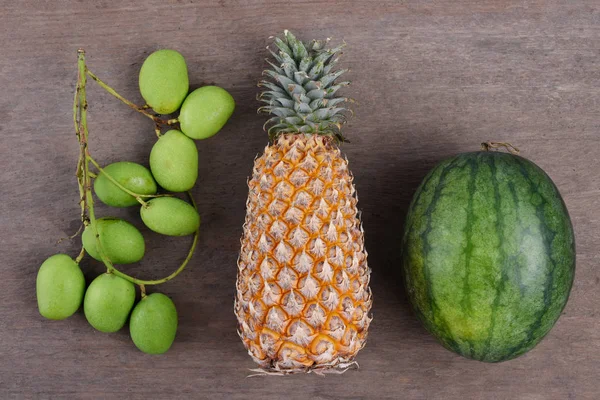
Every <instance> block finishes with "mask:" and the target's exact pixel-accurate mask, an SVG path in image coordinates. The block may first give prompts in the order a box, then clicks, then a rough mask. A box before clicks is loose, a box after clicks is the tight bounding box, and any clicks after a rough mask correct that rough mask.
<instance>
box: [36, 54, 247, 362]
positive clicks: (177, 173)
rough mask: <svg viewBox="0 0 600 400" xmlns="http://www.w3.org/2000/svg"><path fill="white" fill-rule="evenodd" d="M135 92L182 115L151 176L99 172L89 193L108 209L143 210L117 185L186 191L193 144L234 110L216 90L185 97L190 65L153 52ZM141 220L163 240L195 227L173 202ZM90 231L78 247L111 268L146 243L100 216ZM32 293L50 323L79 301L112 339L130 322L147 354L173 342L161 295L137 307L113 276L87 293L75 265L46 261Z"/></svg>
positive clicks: (159, 200)
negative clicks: (106, 262) (110, 265)
mask: <svg viewBox="0 0 600 400" xmlns="http://www.w3.org/2000/svg"><path fill="white" fill-rule="evenodd" d="M139 87H140V92H141V94H142V97H143V98H144V100H145V101H146V104H147V105H148V106H149V107H151V108H152V109H153V110H154V111H155V112H156V113H158V114H172V113H174V112H176V111H177V110H179V116H178V121H179V125H180V130H176V129H171V130H169V131H167V132H166V133H164V134H162V135H160V137H159V139H158V141H157V142H156V144H155V145H154V146H153V147H152V150H151V152H150V158H149V164H150V170H148V168H146V167H144V166H143V165H140V164H136V163H133V162H127V161H121V162H115V163H113V164H110V165H108V166H106V167H104V168H103V171H102V172H100V173H99V174H98V175H97V177H96V178H95V180H94V185H93V187H94V193H95V195H96V197H97V198H98V199H99V200H100V201H102V202H103V203H105V204H107V205H108V206H112V207H131V206H136V205H139V204H140V203H139V202H138V200H137V199H136V198H135V197H134V196H132V195H131V194H129V193H126V192H125V191H123V190H122V189H121V188H120V187H119V186H117V185H116V184H115V183H114V182H115V181H116V182H118V183H119V184H120V185H122V186H123V187H125V188H126V189H128V190H129V191H130V192H132V193H136V194H137V195H145V196H148V195H156V194H157V193H158V191H159V187H161V188H163V189H165V190H166V191H168V192H176V193H177V192H185V191H188V190H190V189H191V188H192V187H193V186H194V184H195V183H196V179H197V178H198V150H197V148H196V143H195V142H194V141H193V140H192V139H205V138H208V137H211V136H213V135H215V134H216V133H217V132H218V131H219V130H220V129H221V128H222V127H223V125H225V123H226V122H227V120H228V119H229V118H230V116H231V114H232V113H233V110H234V107H235V103H234V100H233V97H232V96H231V95H230V94H229V93H228V92H227V91H225V90H224V89H222V88H220V87H217V86H205V87H201V88H199V89H196V90H194V91H192V92H191V93H188V92H189V81H188V73H187V65H186V62H185V59H184V58H183V56H182V55H181V54H180V53H179V52H177V51H175V50H168V49H164V50H158V51H156V52H154V53H152V54H151V55H150V56H148V58H147V59H146V60H145V61H144V63H143V65H142V68H141V70H140V74H139ZM144 199H147V197H144ZM140 216H141V219H142V221H143V222H144V224H145V225H146V226H147V227H148V228H150V229H151V230H152V231H154V232H157V233H159V234H163V235H170V236H185V235H190V234H193V233H194V232H196V231H197V230H198V228H199V226H200V216H199V215H198V212H197V211H196V208H195V207H193V206H192V205H191V204H189V203H188V202H186V201H184V200H181V199H179V198H177V197H153V198H151V200H149V201H145V205H143V206H141V207H140ZM95 227H96V232H94V230H93V229H92V226H91V225H89V224H88V225H87V226H86V227H85V229H84V231H83V234H82V244H83V248H84V249H85V252H86V253H87V254H89V255H90V256H91V257H92V258H94V259H96V260H99V261H102V256H101V252H102V253H104V256H105V257H106V258H108V259H109V260H110V261H111V263H112V264H131V263H135V262H138V261H140V260H141V259H142V257H143V256H144V252H145V242H144V237H143V236H142V234H141V233H140V231H139V230H138V229H137V228H136V227H135V226H133V225H132V224H130V223H129V222H127V221H124V220H122V219H119V218H113V217H104V218H98V219H97V220H96V224H95ZM99 245H100V247H101V249H99V248H98V247H99ZM36 293H37V301H38V308H39V311H40V314H41V315H42V316H44V317H46V318H48V319H53V320H61V319H64V318H67V317H69V316H71V315H72V314H74V313H75V312H76V311H77V310H78V309H79V307H80V306H81V303H82V302H83V309H84V313H85V317H86V319H87V320H88V322H89V323H90V324H91V325H92V326H93V327H94V328H96V329H97V330H99V331H101V332H116V331H118V330H120V329H121V328H122V327H123V326H124V325H125V323H126V322H127V319H128V318H129V329H130V334H131V338H132V340H133V342H134V343H135V345H136V346H137V347H138V348H139V349H140V350H141V351H143V352H145V353H149V354H161V353H164V352H166V351H167V350H168V349H169V348H170V347H171V344H172V343H173V340H174V339H175V334H176V331H177V310H176V308H175V305H174V304H173V302H172V301H171V299H170V298H169V297H167V296H165V295H163V294H161V293H152V294H150V295H148V296H146V295H145V294H142V300H141V301H139V302H138V304H137V305H135V298H136V291H135V285H134V284H133V283H132V282H131V281H129V280H127V279H125V278H121V277H119V276H117V275H115V274H112V273H105V274H102V275H100V276H98V277H97V278H95V279H94V280H93V281H92V283H91V284H90V285H89V286H88V287H87V290H86V288H85V279H84V276H83V273H82V272H81V269H80V268H79V265H78V264H77V262H76V261H75V260H74V259H73V258H71V257H70V256H68V255H66V254H56V255H53V256H51V257H50V258H48V259H47V260H45V261H44V263H43V264H42V266H41V267H40V269H39V272H38V275H37V281H36ZM134 305H135V307H134ZM132 309H133V311H132Z"/></svg>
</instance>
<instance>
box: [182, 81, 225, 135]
mask: <svg viewBox="0 0 600 400" xmlns="http://www.w3.org/2000/svg"><path fill="white" fill-rule="evenodd" d="M234 109H235V101H234V100H233V97H231V95H230V94H229V93H228V92H227V91H226V90H225V89H223V88H220V87H218V86H204V87H201V88H199V89H196V90H194V91H193V92H192V93H190V94H189V95H188V96H187V97H186V98H185V100H184V102H183V104H182V106H181V111H180V112H179V123H180V126H181V131H182V132H183V133H185V134H186V135H187V136H189V137H191V138H192V139H206V138H209V137H211V136H213V135H215V134H216V133H217V132H219V131H220V130H221V128H222V127H223V125H225V123H226V122H227V120H228V119H229V117H231V114H233V110H234Z"/></svg>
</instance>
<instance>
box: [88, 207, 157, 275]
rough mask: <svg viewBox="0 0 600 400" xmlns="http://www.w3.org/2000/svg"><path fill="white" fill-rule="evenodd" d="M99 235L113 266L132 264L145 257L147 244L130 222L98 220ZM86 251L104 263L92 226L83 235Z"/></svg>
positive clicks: (109, 218)
mask: <svg viewBox="0 0 600 400" xmlns="http://www.w3.org/2000/svg"><path fill="white" fill-rule="evenodd" d="M96 227H97V229H98V235H100V240H101V241H102V249H103V250H104V254H105V255H106V256H107V257H108V259H109V260H110V261H111V262H112V263H113V264H132V263H135V262H138V261H140V260H141V259H142V258H143V257H144V253H145V251H146V244H145V242H144V236H142V234H141V232H140V231H139V230H138V229H137V228H136V227H135V226H133V225H131V224H130V223H129V222H127V221H124V220H122V219H119V218H113V217H104V218H98V219H97V220H96ZM81 241H82V243H83V248H84V249H85V251H86V252H87V253H88V254H89V255H90V256H92V258H94V259H96V260H98V261H102V258H101V257H100V252H99V251H98V243H97V242H96V236H95V235H94V231H93V230H92V226H91V225H88V226H86V227H85V230H84V231H83V234H82V235H81Z"/></svg>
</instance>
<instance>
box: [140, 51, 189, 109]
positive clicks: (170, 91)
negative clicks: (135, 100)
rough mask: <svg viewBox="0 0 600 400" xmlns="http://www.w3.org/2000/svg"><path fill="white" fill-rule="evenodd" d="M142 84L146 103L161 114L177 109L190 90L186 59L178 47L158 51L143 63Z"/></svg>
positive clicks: (142, 92)
mask: <svg viewBox="0 0 600 400" xmlns="http://www.w3.org/2000/svg"><path fill="white" fill-rule="evenodd" d="M139 85H140V93H141V94H142V97H143V98H144V100H145V101H146V104H148V105H149V106H150V107H152V109H153V110H154V111H156V112H157V113H159V114H171V113H173V112H175V111H177V110H178V109H179V106H181V103H182V102H183V100H184V99H185V96H186V95H187V93H188V90H189V80H188V71H187V65H186V64H185V59H184V58H183V56H182V55H181V54H180V53H179V52H177V51H175V50H169V49H163V50H158V51H155V52H154V53H152V54H150V55H149V56H148V58H146V60H145V61H144V63H143V64H142V68H141V69H140V76H139Z"/></svg>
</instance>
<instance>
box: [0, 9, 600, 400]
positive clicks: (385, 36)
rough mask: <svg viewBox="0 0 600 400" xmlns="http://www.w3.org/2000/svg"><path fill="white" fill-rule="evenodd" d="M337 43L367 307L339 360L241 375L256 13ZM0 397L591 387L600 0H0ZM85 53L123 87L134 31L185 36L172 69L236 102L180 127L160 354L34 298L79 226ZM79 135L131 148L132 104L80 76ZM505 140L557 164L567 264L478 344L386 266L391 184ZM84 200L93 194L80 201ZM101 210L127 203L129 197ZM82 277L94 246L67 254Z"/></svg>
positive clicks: (126, 213) (130, 68) (134, 70)
mask: <svg viewBox="0 0 600 400" xmlns="http://www.w3.org/2000/svg"><path fill="white" fill-rule="evenodd" d="M286 28H287V29H290V30H292V31H293V32H295V33H296V34H297V35H298V36H299V37H301V38H304V39H312V38H322V37H327V36H329V37H332V38H333V40H334V41H335V40H342V39H343V40H345V41H346V42H347V43H348V47H347V51H346V54H345V55H344V57H343V65H344V66H347V67H349V68H351V73H349V74H348V75H349V77H350V78H351V79H352V81H353V85H352V86H351V87H350V88H348V89H347V90H346V93H347V94H348V95H350V96H352V97H354V98H355V99H356V100H358V104H357V106H356V107H355V111H356V117H355V118H354V119H353V120H352V122H351V123H350V124H348V126H347V127H346V134H347V136H348V137H349V138H350V139H351V141H352V143H351V144H348V145H345V146H343V151H344V152H345V153H346V154H347V155H348V158H349V159H350V166H351V168H352V170H353V172H354V174H355V176H356V179H355V182H356V186H357V189H358V193H359V194H360V203H359V205H360V207H361V209H362V210H363V219H364V227H365V231H366V240H367V248H368V250H369V261H370V265H371V267H372V269H373V276H372V288H373V293H374V299H375V302H374V307H373V316H374V320H373V323H372V325H371V327H372V328H371V331H370V335H369V340H368V343H367V346H366V347H365V349H364V350H363V351H361V352H360V353H359V356H358V358H357V360H358V362H359V363H360V366H361V368H360V369H359V370H358V371H350V372H347V373H346V374H344V375H341V376H328V377H326V378H322V377H319V376H315V375H306V376H292V377H287V378H275V377H256V378H246V376H247V375H248V374H249V368H253V367H254V364H253V362H252V361H251V359H250V358H249V357H248V355H247V354H246V352H245V350H244V348H243V346H242V344H241V341H240V340H239V338H238V336H237V333H236V320H235V317H234V315H233V297H234V290H235V279H236V258H237V255H238V250H239V237H240V234H241V224H242V222H243V219H244V213H245V200H246V195H247V187H246V178H247V176H248V175H249V174H250V172H251V167H252V162H253V159H254V157H255V156H256V154H257V153H260V152H261V151H262V149H263V148H264V146H265V145H266V143H267V136H266V134H265V133H264V132H263V131H262V124H263V122H264V117H262V116H257V115H256V108H257V107H258V106H259V103H258V102H257V100H256V94H257V91H258V89H257V87H256V83H257V81H258V80H259V79H260V78H261V71H262V69H263V68H264V67H265V65H266V63H265V62H264V58H265V57H266V56H267V52H266V50H265V46H266V45H267V44H269V43H270V40H269V39H268V37H269V36H271V35H276V34H280V33H281V32H282V31H283V29H286ZM0 32H1V36H0V38H1V39H2V56H1V57H0V88H1V92H2V94H1V95H0V110H1V111H2V114H1V115H2V122H1V124H0V130H1V131H2V132H0V152H1V157H0V171H1V174H0V194H1V196H2V197H1V201H0V222H1V225H0V226H1V227H2V229H1V231H0V243H1V244H2V262H1V263H0V272H1V278H0V398H2V399H5V398H13V397H14V398H71V397H72V398H134V399H137V398H139V399H142V398H159V399H170V398H181V399H195V398H203V399H204V398H206V399H259V398H260V399H290V400H291V399H311V398H312V399H329V398H344V399H363V398H372V399H413V398H414V399H425V398H427V399H433V398H440V399H470V398H476V399H477V398H487V399H491V398H498V399H517V398H518V399H567V398H568V399H571V398H578V399H584V398H587V399H594V398H596V399H597V398H600V376H599V375H600V319H599V314H598V313H599V306H600V270H599V269H598V261H599V260H600V257H599V256H598V249H599V245H600V241H599V236H600V201H599V194H600V174H599V173H600V157H599V156H598V149H599V146H600V137H599V132H598V127H599V121H600V116H599V106H600V86H599V84H598V82H599V81H600V57H599V56H600V47H599V43H600V3H598V2H597V1H591V0H588V1H567V0H565V1H558V0H552V1H541V0H537V1H529V2H525V1H512V0H502V1H501V0H483V1H466V0H457V1H453V2H441V1H440V2H438V1H422V2H417V1H408V0H407V1H400V0H399V1H387V2H384V1H356V2H325V1H321V2H319V1H310V2H309V1H307V2H303V1H294V2H291V1H250V2H245V1H236V0H219V1H205V2H193V1H182V0H181V1H175V0H155V1H146V2H135V3H134V2H120V1H108V0H103V1H96V2H81V1H80V2H68V1H55V2H42V1H3V2H2V5H1V6H0ZM78 47H84V48H85V50H86V51H87V55H88V64H89V67H90V69H92V70H93V71H94V72H95V73H96V74H98V75H99V76H100V77H101V78H102V79H104V80H105V81H107V82H108V83H109V84H111V85H112V86H113V87H115V88H116V89H117V90H118V91H119V92H120V93H122V94H123V95H124V96H126V97H127V98H130V99H132V100H134V101H136V102H140V101H141V98H140V95H139V93H138V89H137V74H138V71H139V68H140V65H141V63H142V61H143V60H144V58H145V57H146V56H147V55H148V54H149V53H150V52H152V51H153V50H156V49H158V48H162V47H172V48H176V49H178V50H180V51H182V52H183V54H184V55H185V57H186V58H187V61H188V64H189V72H190V77H191V83H192V85H193V86H199V85H200V84H203V83H209V82H214V83H216V84H218V85H221V86H223V87H225V88H226V89H227V90H229V91H230V92H231V93H232V94H233V96H234V97H235V99H236V102H237V109H236V112H235V114H234V117H233V118H232V120H231V122H230V123H229V124H228V125H227V126H226V128H224V129H223V130H222V132H220V133H219V134H218V135H217V136H215V137H214V138H211V139H210V140H205V141H200V142H198V149H199V152H200V171H199V172H200V178H199V181H198V184H197V187H196V189H195V190H194V195H195V196H196V198H197V199H198V203H199V208H200V211H201V214H202V218H203V225H202V226H203V227H202V233H201V235H200V242H199V248H198V251H197V253H196V255H195V256H194V257H193V260H192V262H191V265H190V266H189V270H186V271H185V272H184V273H183V274H182V275H181V276H180V277H178V278H177V279H175V280H174V281H172V282H170V283H168V284H165V285H163V286H161V287H160V288H159V289H157V290H160V291H162V292H164V293H166V294H168V295H169V296H171V297H172V298H173V300H174V301H175V303H176V304H177V307H178V311H179V316H180V317H179V321H180V328H179V331H178V335H177V340H176V342H175V344H174V346H173V347H172V349H171V350H170V351H169V352H168V353H167V354H166V355H163V356H149V355H145V354H143V353H141V352H139V351H138V350H137V349H136V348H135V347H134V346H133V344H132V343H131V341H130V339H129V335H128V332H127V330H126V329H124V330H123V331H121V332H119V333H116V334H102V333H100V332H97V331H95V330H94V329H93V328H92V327H91V326H90V325H89V324H88V323H87V322H86V320H85V317H84V315H83V313H82V312H81V311H79V312H78V313H77V314H76V315H74V316H73V317H71V318H69V319H67V320H65V321H61V322H54V321H48V320H45V319H43V318H42V317H40V315H39V314H38V310H37V306H36V298H35V277H36V273H37V270H38V267H39V265H40V264H41V262H42V261H43V260H44V259H45V258H46V257H48V256H49V255H51V254H53V253H56V252H67V253H69V254H71V255H76V254H77V253H78V251H79V240H78V239H76V240H72V241H63V242H62V243H60V244H57V240H58V239H60V238H61V237H65V236H68V235H70V234H72V233H74V232H75V231H76V230H77V228H78V215H79V208H78V207H79V206H78V204H77V196H78V195H77V184H76V180H75V177H74V170H75V164H76V160H77V143H76V140H75V136H74V131H73V126H72V117H71V112H72V97H73V88H74V85H75V80H76V49H77V48H78ZM89 101H90V107H89V119H90V131H91V133H90V134H91V148H92V152H93V153H94V154H95V156H96V158H97V159H99V160H102V162H103V163H109V162H113V161H117V160H130V161H136V162H141V163H146V162H147V157H148V152H149V150H150V147H151V146H152V144H153V142H154V133H153V130H152V125H151V124H150V123H149V121H148V120H147V119H145V118H144V117H143V116H141V115H139V114H137V113H135V112H133V111H132V110H130V109H128V108H127V107H126V106H124V105H123V104H120V103H119V102H118V101H116V100H115V99H113V98H112V97H110V96H109V95H108V94H106V93H105V92H103V91H102V90H101V89H100V88H99V87H98V86H95V85H94V84H93V82H91V83H90V89H89ZM490 139H491V140H496V141H509V142H511V143H513V144H515V145H517V146H519V147H520V148H521V149H522V154H523V155H525V156H526V157H528V158H530V159H531V160H533V161H534V162H536V163H537V164H538V165H540V166H541V167H542V168H544V169H545V170H546V171H547V172H548V173H549V175H550V176H551V177H552V178H553V179H554V181H555V182H556V184H557V186H558V187H559V188H560V190H561V192H562V194H563V196H564V199H565V201H566V203H567V206H568V208H569V210H570V213H571V216H572V219H573V223H574V226H575V230H576V236H577V253H578V254H577V257H578V265H577V276H576V280H575V284H574V287H573V291H572V294H571V299H570V301H569V303H568V305H567V307H566V309H565V311H564V314H563V316H562V317H561V318H560V320H559V322H558V324H557V325H556V326H555V328H554V329H553V330H552V331H551V333H550V334H549V335H548V336H547V338H546V339H545V340H544V341H543V342H542V343H541V344H540V345H539V346H538V347H537V348H536V349H534V350H533V351H531V352H530V353H529V354H526V355H525V356H523V357H521V358H519V359H516V360H514V361H510V362H505V363H501V364H493V365H492V364H483V363H479V362H475V361H469V360H466V359H463V358H461V357H459V356H457V355H455V354H453V353H451V352H449V351H447V350H445V349H444V348H442V347H441V346H440V345H438V344H437V342H436V341H435V340H434V339H433V338H432V337H431V336H430V335H428V334H427V333H426V332H425V331H424V329H423V328H422V327H421V326H420V325H419V323H418V322H417V321H416V320H415V317H414V315H413V314H412V312H411V311H410V309H409V307H408V305H407V301H406V298H405V294H404V290H403V288H402V287H401V285H400V284H399V279H398V270H399V268H400V255H399V243H400V237H401V232H402V226H403V220H404V217H405V213H406V210H407V206H408V203H409V201H410V198H411V196H412V194H413V193H414V191H415V188H416V186H417V185H418V183H419V181H420V180H421V179H422V178H423V176H424V175H425V173H426V172H427V171H428V169H429V168H431V167H432V166H433V165H434V164H435V163H436V162H437V161H439V160H440V159H442V158H444V157H447V156H449V155H451V154H455V153H457V152H463V151H469V150H476V149H478V148H479V143H480V142H482V141H485V140H490ZM99 207H100V206H99ZM98 213H99V214H101V215H108V214H109V213H110V214H112V215H117V216H121V217H125V218H128V219H130V220H134V221H137V222H135V223H136V224H137V226H139V227H142V225H141V224H140V223H139V220H138V219H137V210H136V209H135V207H134V208H133V209H127V210H117V211H115V210H109V209H108V208H103V207H100V208H99V210H98ZM143 232H144V233H145V234H147V243H148V251H147V256H146V258H145V260H144V261H143V262H142V263H141V265H139V266H131V267H127V268H126V271H127V272H129V273H132V274H135V275H136V276H143V277H160V276H164V275H166V274H168V273H169V272H170V271H171V270H172V269H173V268H175V267H176V266H177V265H178V263H179V262H180V261H181V260H182V259H183V258H184V254H185V252H186V248H187V246H188V245H189V240H188V239H185V238H183V239H182V238H179V239H167V238H165V237H160V236H158V235H154V234H150V233H148V231H147V230H144V231H143ZM82 269H83V270H84V271H85V275H86V278H87V279H88V281H89V280H91V279H93V278H94V277H95V276H96V275H97V274H98V273H100V272H102V270H103V268H102V267H101V265H100V264H99V263H97V262H90V261H84V262H82Z"/></svg>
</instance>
